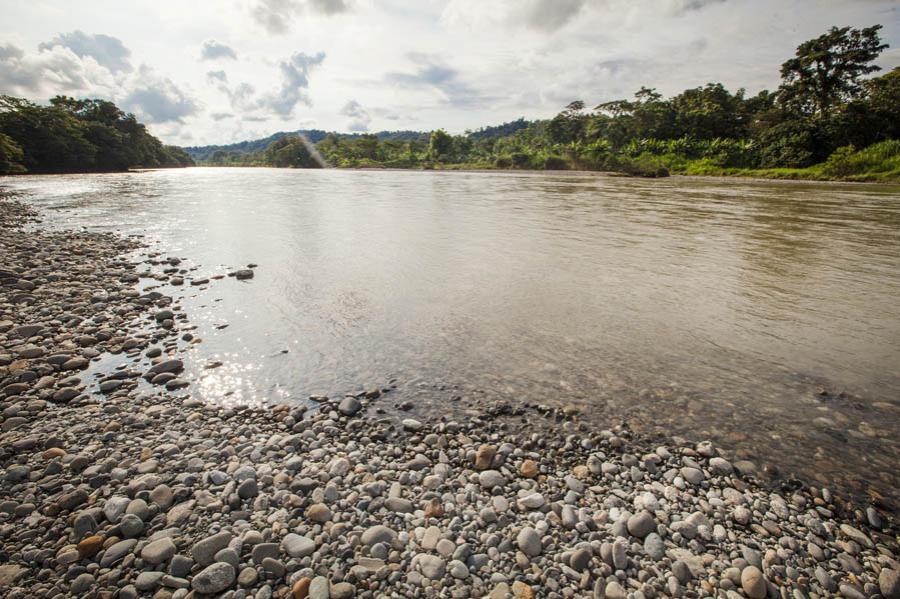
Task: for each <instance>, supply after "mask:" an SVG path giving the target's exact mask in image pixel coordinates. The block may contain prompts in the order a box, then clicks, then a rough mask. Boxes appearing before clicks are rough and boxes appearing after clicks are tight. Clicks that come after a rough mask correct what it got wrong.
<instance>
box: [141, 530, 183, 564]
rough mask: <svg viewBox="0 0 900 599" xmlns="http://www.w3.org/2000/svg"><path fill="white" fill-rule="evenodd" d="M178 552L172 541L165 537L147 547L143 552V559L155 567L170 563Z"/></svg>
mask: <svg viewBox="0 0 900 599" xmlns="http://www.w3.org/2000/svg"><path fill="white" fill-rule="evenodd" d="M176 551H177V548H176V547H175V543H173V542H172V539H170V538H169V537H163V538H161V539H157V540H156V541H153V542H152V543H148V544H147V545H145V546H144V548H143V549H142V550H141V559H142V560H144V561H145V562H147V563H148V564H151V565H154V566H155V565H157V564H162V563H165V562H167V561H169V560H170V559H171V558H172V556H173V555H175V552H176Z"/></svg>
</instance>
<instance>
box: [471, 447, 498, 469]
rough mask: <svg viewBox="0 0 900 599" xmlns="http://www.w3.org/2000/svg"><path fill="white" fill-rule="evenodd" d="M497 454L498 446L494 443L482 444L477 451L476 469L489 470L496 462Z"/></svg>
mask: <svg viewBox="0 0 900 599" xmlns="http://www.w3.org/2000/svg"><path fill="white" fill-rule="evenodd" d="M495 455H497V448H496V447H494V446H493V445H481V446H479V447H478V451H476V452H475V469H476V470H487V469H488V468H490V467H491V464H493V462H494V456H495Z"/></svg>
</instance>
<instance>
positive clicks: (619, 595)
mask: <svg viewBox="0 0 900 599" xmlns="http://www.w3.org/2000/svg"><path fill="white" fill-rule="evenodd" d="M603 596H604V597H606V599H625V596H626V595H625V589H624V588H622V585H620V584H619V583H618V582H616V581H614V580H613V581H611V582H608V583H607V584H606V589H604V594H603Z"/></svg>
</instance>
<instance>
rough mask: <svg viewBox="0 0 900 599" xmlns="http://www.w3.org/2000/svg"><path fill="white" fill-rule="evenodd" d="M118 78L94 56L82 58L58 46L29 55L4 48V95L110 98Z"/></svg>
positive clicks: (0, 57)
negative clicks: (75, 94) (64, 95)
mask: <svg viewBox="0 0 900 599" xmlns="http://www.w3.org/2000/svg"><path fill="white" fill-rule="evenodd" d="M115 87H116V78H115V77H114V76H113V74H112V73H111V72H110V71H109V69H107V68H105V67H103V66H101V65H100V64H98V63H97V61H96V60H95V59H94V58H93V57H90V56H88V57H84V58H82V57H80V56H78V55H77V54H75V53H74V52H73V51H72V50H70V49H69V48H66V47H63V46H59V45H54V46H52V47H49V48H46V47H45V48H44V49H42V50H41V51H40V52H38V53H27V52H25V51H24V50H22V49H21V48H18V47H16V46H13V45H12V44H6V45H5V46H0V89H2V90H3V91H4V93H8V94H12V95H19V96H26V97H29V98H35V97H37V98H38V99H46V97H47V96H51V95H55V94H60V93H84V94H100V95H109V94H110V93H112V91H113V90H114V88H115Z"/></svg>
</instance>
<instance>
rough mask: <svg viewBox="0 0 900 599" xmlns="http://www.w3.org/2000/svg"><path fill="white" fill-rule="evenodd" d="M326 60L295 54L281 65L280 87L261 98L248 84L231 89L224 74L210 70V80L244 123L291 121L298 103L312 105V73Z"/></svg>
mask: <svg viewBox="0 0 900 599" xmlns="http://www.w3.org/2000/svg"><path fill="white" fill-rule="evenodd" d="M324 60H325V53H324V52H319V53H317V54H314V55H309V54H304V53H303V52H297V53H295V54H293V55H291V56H290V58H287V59H285V60H282V61H281V62H279V63H278V69H279V71H280V73H281V84H280V86H279V87H278V88H277V89H275V90H271V91H269V92H267V93H264V94H261V95H257V92H256V88H255V87H253V86H252V85H251V84H249V83H247V82H241V83H239V84H237V85H235V86H233V87H231V86H229V85H228V77H227V75H226V74H225V72H224V71H209V72H207V73H206V78H207V80H208V81H210V82H211V83H213V84H215V86H216V88H217V89H218V90H219V91H221V92H222V93H223V94H225V95H226V96H227V97H228V100H229V102H230V104H231V109H232V110H233V111H234V112H236V113H238V114H240V115H241V118H242V119H244V120H268V119H269V118H271V117H272V116H277V117H279V118H281V119H289V118H291V117H293V114H294V109H295V108H296V107H297V105H298V104H304V105H306V106H311V105H312V102H311V100H310V99H309V94H308V93H307V90H308V89H309V77H310V73H311V72H312V70H313V69H315V68H316V67H318V66H319V65H321V64H322V62H323V61H324Z"/></svg>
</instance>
